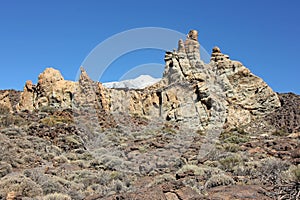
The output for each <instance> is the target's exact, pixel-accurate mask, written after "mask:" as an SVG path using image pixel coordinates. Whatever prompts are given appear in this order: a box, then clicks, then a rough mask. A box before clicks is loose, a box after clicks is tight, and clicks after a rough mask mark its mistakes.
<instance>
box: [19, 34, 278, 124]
mask: <svg viewBox="0 0 300 200" xmlns="http://www.w3.org/2000/svg"><path fill="white" fill-rule="evenodd" d="M199 47H200V44H199V42H198V32H197V31H195V30H192V31H190V33H189V34H188V36H187V38H186V40H185V41H183V40H179V42H178V49H177V50H174V51H173V52H166V55H165V62H166V66H165V71H164V74H163V79H162V80H161V81H160V82H158V83H156V84H155V85H153V86H150V87H147V88H145V89H143V90H126V89H108V88H105V87H103V85H102V84H101V83H97V82H94V81H92V80H91V79H90V78H89V76H88V75H87V73H86V72H85V71H84V69H83V68H82V69H81V75H80V79H79V81H78V82H72V81H66V80H64V78H63V77H62V75H61V74H60V72H59V71H58V70H55V69H52V68H47V69H46V70H45V71H44V72H43V73H41V74H40V75H39V79H38V84H37V85H36V86H35V85H33V84H32V82H30V81H28V82H27V83H26V85H25V87H24V91H23V93H22V97H21V100H20V102H19V105H18V109H19V110H33V109H38V108H40V107H43V106H50V107H62V108H71V107H73V108H80V107H82V108H85V110H89V112H90V113H97V112H98V111H99V110H101V112H102V111H103V112H105V113H110V114H120V113H126V114H129V115H138V116H143V117H146V118H151V119H162V120H175V121H183V122H184V121H186V122H188V123H189V124H190V125H191V126H194V127H195V128H197V129H202V130H205V129H207V128H208V127H209V125H212V124H214V125H215V126H217V127H219V128H222V127H223V126H224V123H226V124H225V127H227V128H233V127H238V126H241V125H245V124H248V123H249V122H251V120H252V119H254V118H257V117H258V116H263V115H267V114H268V113H271V112H273V111H274V110H275V109H277V108H278V107H280V101H279V98H278V96H277V94H276V93H275V92H273V91H272V89H271V88H270V87H269V86H268V85H267V84H266V83H265V82H264V81H263V80H262V79H261V78H259V77H257V76H255V75H254V74H252V73H251V72H250V70H249V69H247V68H246V67H245V66H243V64H241V63H240V62H238V61H232V60H230V58H229V56H227V55H224V54H222V52H221V50H220V48H219V47H214V48H213V50H212V56H211V62H210V63H209V64H205V63H204V62H203V61H202V60H201V59H200V50H199ZM95 115H98V116H99V115H100V114H99V113H98V114H95Z"/></svg>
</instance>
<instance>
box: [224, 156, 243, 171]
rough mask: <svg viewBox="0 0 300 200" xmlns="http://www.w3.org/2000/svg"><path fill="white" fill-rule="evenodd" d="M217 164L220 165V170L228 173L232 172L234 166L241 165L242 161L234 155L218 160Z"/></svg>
mask: <svg viewBox="0 0 300 200" xmlns="http://www.w3.org/2000/svg"><path fill="white" fill-rule="evenodd" d="M219 163H220V164H221V166H220V167H221V169H223V170H225V171H228V172H232V171H233V168H234V167H235V166H238V165H242V164H243V160H242V158H241V157H240V156H239V155H237V154H235V155H232V156H228V157H226V158H222V159H220V160H219Z"/></svg>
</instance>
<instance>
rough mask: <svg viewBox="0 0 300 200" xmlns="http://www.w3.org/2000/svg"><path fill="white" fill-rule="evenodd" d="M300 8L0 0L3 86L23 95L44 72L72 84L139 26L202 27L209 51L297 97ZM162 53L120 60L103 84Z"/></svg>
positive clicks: (262, 0) (294, 4)
mask: <svg viewBox="0 0 300 200" xmlns="http://www.w3.org/2000/svg"><path fill="white" fill-rule="evenodd" d="M299 8H300V1H298V0H289V1H284V0H251V1H241V0H227V1H223V0H214V1H207V0H205V1H204V0H198V1H197V0H194V1H193V0H190V1H176V0H173V1H162V0H152V1H141V0H127V1H121V0H119V1H116V0H109V1H101V0H87V1H84V0H80V1H79V0H72V1H71V0H61V1H58V0H52V1H43V0H36V1H34V0H26V1H21V0H19V1H17V0H1V1H0V59H1V78H0V89H10V88H14V89H18V90H22V88H23V86H24V83H25V81H26V80H33V82H36V81H37V76H38V75H39V74H40V73H41V72H42V71H43V70H44V69H45V68H46V67H54V68H56V69H59V70H60V71H61V73H62V74H63V76H64V77H65V79H69V80H75V78H76V75H77V72H78V69H79V67H80V65H81V64H82V63H83V61H84V60H85V58H86V57H87V56H88V55H89V53H90V52H91V51H92V50H93V49H94V48H95V47H96V46H97V45H98V44H100V43H101V42H103V41H105V40H106V39H108V38H110V37H111V36H113V35H115V34H118V33H120V32H123V31H126V30H130V29H134V28H142V27H162V28H167V29H171V30H175V31H178V32H181V33H187V32H188V31H189V30H190V29H197V30H198V31H199V42H200V43H201V45H202V46H203V47H204V48H205V49H206V50H207V51H208V52H209V53H210V51H211V49H212V48H213V47H214V46H216V45H217V46H219V47H220V48H221V50H222V52H223V53H225V54H228V55H229V56H230V58H231V59H234V60H239V61H241V62H242V63H243V64H244V65H245V66H247V67H248V68H249V69H250V70H251V71H252V72H253V73H254V74H256V75H258V76H260V77H262V78H263V79H264V80H265V81H266V82H267V83H268V84H269V85H270V86H271V87H272V88H273V89H274V90H275V91H277V92H289V91H291V92H295V93H298V94H300V86H299V74H300V68H299V67H300V66H299V61H298V58H299V53H300V51H299V44H300V37H299V36H300V26H299V24H300V23H299V20H300V12H299V11H298V10H299ZM176 46H177V41H174V48H175V47H176ZM111 48H116V47H111ZM170 50H171V49H170ZM101 56H103V57H105V54H104V55H101ZM101 56H99V60H101V58H100V57H101ZM163 56H164V52H163V51H162V50H157V49H153V50H151V49H146V50H144V51H134V52H131V53H128V54H126V55H122V56H120V58H119V59H117V60H115V61H114V62H113V63H112V66H111V68H115V70H112V71H111V72H109V71H107V72H106V73H105V74H104V75H103V77H102V78H101V79H100V81H113V80H118V79H119V78H120V77H121V76H122V74H124V73H125V71H126V70H130V68H134V67H136V66H139V65H143V64H145V63H161V64H164V61H163ZM124 69H126V70H125V71H124ZM122 70H123V71H122ZM118 71H121V72H122V73H117V72H118Z"/></svg>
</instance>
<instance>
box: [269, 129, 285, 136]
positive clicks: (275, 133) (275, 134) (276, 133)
mask: <svg viewBox="0 0 300 200" xmlns="http://www.w3.org/2000/svg"><path fill="white" fill-rule="evenodd" d="M272 135H274V136H287V135H289V133H288V132H287V131H285V130H283V129H279V130H276V131H274V132H273V133H272Z"/></svg>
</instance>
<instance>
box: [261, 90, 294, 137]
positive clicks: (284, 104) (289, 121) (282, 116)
mask: <svg viewBox="0 0 300 200" xmlns="http://www.w3.org/2000/svg"><path fill="white" fill-rule="evenodd" d="M279 99H280V103H281V107H280V108H278V109H276V110H275V111H274V112H273V113H270V114H269V115H267V116H266V117H265V118H266V120H267V121H268V122H269V123H270V124H272V126H274V127H275V128H277V129H278V130H280V131H283V132H289V133H292V132H294V133H296V132H300V96H298V95H296V94H293V93H286V94H279Z"/></svg>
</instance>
